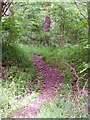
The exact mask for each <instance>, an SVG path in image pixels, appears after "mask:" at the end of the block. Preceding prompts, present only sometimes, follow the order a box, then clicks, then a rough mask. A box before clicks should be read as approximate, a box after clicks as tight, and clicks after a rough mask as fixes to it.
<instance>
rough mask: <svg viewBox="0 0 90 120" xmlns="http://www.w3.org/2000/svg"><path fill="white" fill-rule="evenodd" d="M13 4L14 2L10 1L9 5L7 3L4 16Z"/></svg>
mask: <svg viewBox="0 0 90 120" xmlns="http://www.w3.org/2000/svg"><path fill="white" fill-rule="evenodd" d="M11 4H12V2H10V3H8V5H6V7H7V8H6V10H5V11H4V13H3V14H2V16H4V15H5V14H6V12H7V10H8V9H9V7H10V5H11Z"/></svg>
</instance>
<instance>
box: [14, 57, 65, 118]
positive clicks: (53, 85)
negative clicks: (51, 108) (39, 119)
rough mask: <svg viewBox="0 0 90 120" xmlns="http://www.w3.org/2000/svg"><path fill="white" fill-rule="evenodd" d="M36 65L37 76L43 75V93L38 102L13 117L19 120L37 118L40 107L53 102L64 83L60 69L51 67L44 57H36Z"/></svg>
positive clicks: (41, 90)
mask: <svg viewBox="0 0 90 120" xmlns="http://www.w3.org/2000/svg"><path fill="white" fill-rule="evenodd" d="M34 65H35V66H36V72H37V74H42V75H43V84H44V86H43V87H42V86H41V89H40V92H41V93H42V94H41V96H39V97H38V98H37V99H36V101H35V102H34V103H32V104H30V105H29V106H27V107H26V108H24V109H23V110H21V111H20V112H17V113H15V114H14V116H13V117H19V118H22V117H24V118H33V117H36V115H37V113H38V112H39V110H40V107H41V106H42V105H43V103H44V102H45V101H48V102H49V101H52V100H54V99H55V98H56V93H57V88H58V87H59V86H60V84H61V83H62V82H63V76H62V75H61V72H60V70H59V69H58V68H53V67H50V66H49V65H48V64H47V63H46V62H45V61H44V60H43V58H42V56H35V59H34Z"/></svg>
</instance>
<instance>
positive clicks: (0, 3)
mask: <svg viewBox="0 0 90 120" xmlns="http://www.w3.org/2000/svg"><path fill="white" fill-rule="evenodd" d="M1 18H2V2H1V0H0V22H1Z"/></svg>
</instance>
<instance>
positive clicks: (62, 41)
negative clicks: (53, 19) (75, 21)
mask: <svg viewBox="0 0 90 120" xmlns="http://www.w3.org/2000/svg"><path fill="white" fill-rule="evenodd" d="M60 34H61V46H64V44H65V40H64V22H63V23H62V25H61V29H60Z"/></svg>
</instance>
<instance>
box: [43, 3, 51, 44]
mask: <svg viewBox="0 0 90 120" xmlns="http://www.w3.org/2000/svg"><path fill="white" fill-rule="evenodd" d="M48 6H51V3H46V4H45V7H46V11H47V14H48V15H47V16H46V17H45V20H44V32H49V31H50V25H51V19H50V16H49V13H50V11H49V10H48ZM45 43H46V44H49V36H48V35H47V36H46V38H45Z"/></svg>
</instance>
